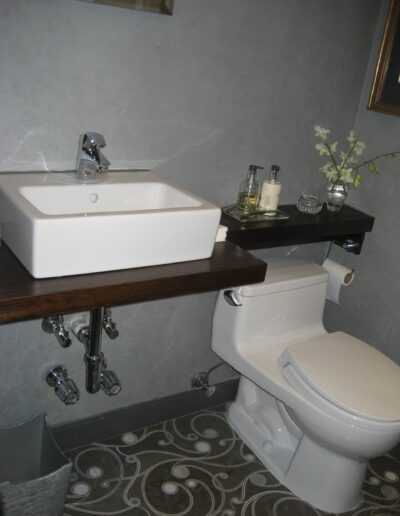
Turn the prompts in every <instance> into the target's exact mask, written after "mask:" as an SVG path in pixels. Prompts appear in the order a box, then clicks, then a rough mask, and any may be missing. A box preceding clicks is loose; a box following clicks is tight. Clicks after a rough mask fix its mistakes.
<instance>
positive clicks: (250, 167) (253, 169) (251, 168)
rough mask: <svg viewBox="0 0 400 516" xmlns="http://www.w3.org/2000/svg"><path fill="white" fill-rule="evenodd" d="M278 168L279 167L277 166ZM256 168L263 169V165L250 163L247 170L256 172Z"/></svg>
mask: <svg viewBox="0 0 400 516" xmlns="http://www.w3.org/2000/svg"><path fill="white" fill-rule="evenodd" d="M278 169H279V167H278ZM257 170H264V167H260V166H259V165H250V166H249V172H257Z"/></svg>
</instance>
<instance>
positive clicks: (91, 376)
mask: <svg viewBox="0 0 400 516" xmlns="http://www.w3.org/2000/svg"><path fill="white" fill-rule="evenodd" d="M103 312H104V309H103V308H94V309H93V310H90V320H89V341H88V343H87V346H86V353H85V364H86V390H87V391H88V392H89V393H90V394H95V393H96V392H98V391H99V390H100V380H101V369H102V361H103V358H104V355H103V353H102V352H101V337H102V330H103V316H104V313H103Z"/></svg>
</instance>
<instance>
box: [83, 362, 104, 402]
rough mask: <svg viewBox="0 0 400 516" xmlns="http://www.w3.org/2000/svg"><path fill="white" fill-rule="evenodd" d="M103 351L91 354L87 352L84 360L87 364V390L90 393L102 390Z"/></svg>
mask: <svg viewBox="0 0 400 516" xmlns="http://www.w3.org/2000/svg"><path fill="white" fill-rule="evenodd" d="M103 359H104V355H103V353H100V354H98V355H89V354H88V353H85V356H84V360H85V365H86V390H87V392H88V393H90V394H96V392H99V390H100V380H101V370H102V362H103Z"/></svg>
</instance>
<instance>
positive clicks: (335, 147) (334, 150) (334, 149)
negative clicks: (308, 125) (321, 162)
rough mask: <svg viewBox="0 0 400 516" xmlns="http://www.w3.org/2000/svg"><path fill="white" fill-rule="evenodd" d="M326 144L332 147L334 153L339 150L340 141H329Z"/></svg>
mask: <svg viewBox="0 0 400 516" xmlns="http://www.w3.org/2000/svg"><path fill="white" fill-rule="evenodd" d="M326 145H327V146H328V147H329V148H330V149H331V153H332V154H334V153H335V152H336V151H337V146H338V142H333V143H327V144H326Z"/></svg>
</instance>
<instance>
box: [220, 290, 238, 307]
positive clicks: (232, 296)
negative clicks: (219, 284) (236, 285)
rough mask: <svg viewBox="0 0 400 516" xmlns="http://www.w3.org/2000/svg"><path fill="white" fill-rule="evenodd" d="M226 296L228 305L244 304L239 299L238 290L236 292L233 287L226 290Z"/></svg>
mask: <svg viewBox="0 0 400 516" xmlns="http://www.w3.org/2000/svg"><path fill="white" fill-rule="evenodd" d="M224 298H225V301H226V302H227V303H228V305H231V306H242V303H241V302H240V300H239V296H238V294H237V292H235V291H234V290H232V289H230V290H225V292H224Z"/></svg>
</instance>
